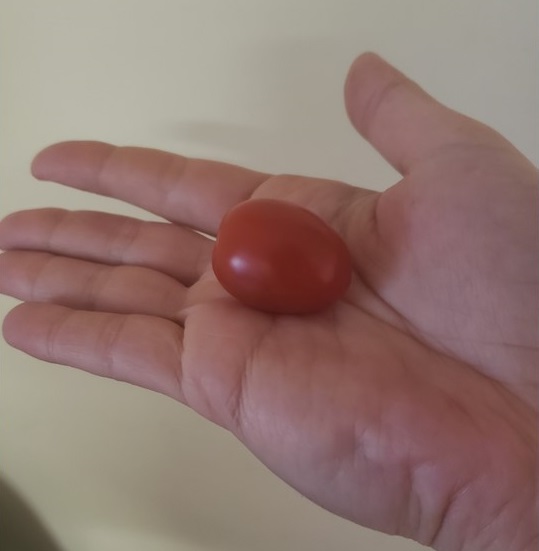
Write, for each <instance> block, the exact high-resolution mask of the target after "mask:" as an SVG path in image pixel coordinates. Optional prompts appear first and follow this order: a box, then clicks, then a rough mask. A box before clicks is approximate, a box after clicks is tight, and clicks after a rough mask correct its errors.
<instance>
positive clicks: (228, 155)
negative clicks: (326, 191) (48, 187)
mask: <svg viewBox="0 0 539 551" xmlns="http://www.w3.org/2000/svg"><path fill="white" fill-rule="evenodd" d="M355 55H356V51H355V50H354V45H353V44H346V43H345V42H343V43H338V42H335V41H330V40H325V39H323V38H318V39H316V40H315V39H303V40H300V39H296V40H292V39H290V40H288V41H285V42H281V43H279V44H262V45H261V46H260V48H256V49H254V50H252V51H249V52H244V53H243V57H242V58H241V61H240V62H238V65H239V66H238V68H237V72H238V73H241V74H242V75H245V74H247V75H250V77H249V79H248V80H247V83H248V84H247V87H246V89H245V90H243V91H242V92H241V94H239V95H238V96H237V97H231V98H228V101H229V102H230V103H231V104H232V105H231V107H232V108H233V109H232V111H233V112H234V113H238V110H236V109H235V107H236V105H234V104H237V105H241V108H240V109H239V112H240V113H241V116H242V117H243V120H238V119H237V118H236V119H235V120H231V121H223V120H221V121H215V120H207V121H203V120H198V121H197V120H193V121H188V120H182V121H176V122H171V123H165V124H164V125H160V127H159V129H156V134H157V135H158V136H159V137H161V138H165V139H166V141H167V142H168V143H172V144H174V147H177V149H178V151H179V152H182V150H184V148H187V153H188V154H189V149H190V148H192V147H193V146H195V147H197V146H203V147H204V149H209V150H210V151H212V155H214V156H215V157H216V158H220V159H224V160H228V161H229V162H233V163H238V164H243V165H246V166H249V167H251V168H254V169H256V170H263V171H269V172H274V171H277V172H291V173H301V174H306V175H310V176H318V177H326V178H335V179H341V180H345V181H349V182H350V183H354V181H355V180H357V178H358V174H357V172H358V170H357V169H358V168H359V167H360V166H362V165H363V163H361V158H362V157H363V156H365V155H366V156H368V157H370V161H371V163H370V164H371V165H372V164H373V163H372V155H373V152H372V150H371V148H370V146H368V145H367V144H366V143H365V142H364V141H363V140H362V139H361V138H360V137H359V136H357V135H355V131H354V130H353V129H352V127H351V125H350V124H349V122H348V120H347V116H346V111H345V107H344V94H343V89H344V82H345V78H346V74H347V71H348V69H349V66H350V64H351V62H352V61H353V59H354V57H355ZM230 78H231V80H232V81H233V80H234V78H235V77H234V74H231V75H230ZM243 80H245V78H243ZM226 86H227V84H226V82H224V83H220V89H221V90H222V93H223V94H224V95H225V96H227V94H229V90H227V89H226ZM230 86H231V87H233V86H234V85H233V84H230ZM216 93H219V92H218V91H217V92H216ZM250 114H252V116H251V117H250ZM231 117H234V115H231ZM213 152H214V153H213ZM384 164H385V163H383V162H381V161H380V163H379V165H380V166H383V165H384ZM380 166H378V167H376V168H377V170H378V169H379V168H380ZM388 174H390V172H388ZM361 176H362V180H364V178H365V177H369V176H370V175H369V174H366V173H365V172H362V174H361ZM372 176H373V177H374V178H376V176H378V177H379V176H380V175H379V174H377V173H376V172H375V173H373V175H372ZM367 181H371V178H368V180H367ZM361 183H363V182H361Z"/></svg>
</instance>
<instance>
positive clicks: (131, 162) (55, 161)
mask: <svg viewBox="0 0 539 551" xmlns="http://www.w3.org/2000/svg"><path fill="white" fill-rule="evenodd" d="M32 174H33V175H34V176H35V177H36V178H37V179H39V180H51V181H54V182H57V183H60V184H64V185H67V186H70V187H74V188H77V189H81V190H84V191H89V192H92V193H97V194H100V195H105V196H108V197H114V198H116V199H120V200H123V201H126V202H128V203H131V204H133V205H136V206H138V207H141V208H143V209H146V210H148V211H150V212H152V213H154V214H157V215H158V216H161V217H163V218H166V219H167V220H170V221H173V222H177V223H180V224H182V225H185V226H189V227H192V228H194V229H197V230H200V231H203V232H206V233H209V234H215V233H216V232H217V228H218V227H219V223H220V221H221V219H222V217H223V216H224V214H225V213H226V212H227V211H228V210H229V209H230V208H232V207H233V206H234V205H235V204H236V203H239V202H241V201H244V200H246V199H248V198H249V197H250V196H251V195H252V194H253V192H254V191H255V190H256V188H257V187H258V186H259V185H260V184H261V183H262V182H264V181H265V180H266V179H267V178H268V177H269V175H267V174H264V173H262V172H256V171H254V170H249V169H246V168H241V167H238V166H235V165H231V164H227V163H219V162H215V161H205V160H201V159H190V158H187V157H182V156H181V155H175V154H173V153H167V152H164V151H159V150H156V149H148V148H142V147H117V146H114V145H110V144H106V143H102V142H92V141H71V142H63V143H58V144H55V145H52V146H50V147H47V148H46V149H44V150H43V151H41V152H40V153H39V154H38V155H37V156H36V158H35V159H34V162H33V163H32Z"/></svg>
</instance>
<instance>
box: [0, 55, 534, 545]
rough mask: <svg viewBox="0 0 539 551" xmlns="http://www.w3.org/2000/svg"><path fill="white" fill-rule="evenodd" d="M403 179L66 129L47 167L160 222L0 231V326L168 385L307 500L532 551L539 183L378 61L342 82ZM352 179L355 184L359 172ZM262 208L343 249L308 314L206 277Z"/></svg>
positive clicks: (32, 348) (51, 215)
mask: <svg viewBox="0 0 539 551" xmlns="http://www.w3.org/2000/svg"><path fill="white" fill-rule="evenodd" d="M345 100H346V107H347V110H348V113H349V116H350V119H351V121H352V123H353V125H354V126H355V128H356V129H357V130H358V131H359V132H360V133H361V134H362V135H363V136H364V137H365V138H366V139H367V140H368V141H369V142H370V143H371V144H372V145H373V146H374V147H375V148H376V149H377V150H378V151H379V152H380V153H381V154H382V155H383V156H384V157H385V158H386V159H387V161H388V162H389V163H391V164H392V165H393V166H394V167H395V168H396V169H397V170H398V171H399V172H400V173H401V174H402V179H401V180H400V181H399V182H398V183H396V184H395V185H394V186H392V187H390V188H389V189H388V190H387V191H385V192H383V193H378V192H374V191H369V190H367V189H360V188H357V187H352V186H349V185H347V184H343V183H340V182H335V181H330V180H322V179H312V178H307V177H301V176H287V175H284V176H273V175H269V174H263V173H259V172H254V171H251V170H247V169H244V168H240V167H235V166H231V165H225V164H222V163H217V162H210V161H202V160H193V159H186V158H184V157H180V156H177V155H172V154H170V153H164V152H161V151H154V150H149V149H141V148H118V147H114V146H111V145H107V144H103V143H95V142H70V143H62V144H57V145H54V146H52V147H50V148H47V149H46V150H44V151H43V152H41V153H40V154H39V155H38V156H37V158H36V159H35V161H34V163H33V173H34V175H35V176H36V177H37V178H38V179H40V180H52V181H56V182H59V183H62V184H65V185H67V186H71V187H74V188H78V189H81V190H85V191H90V192H94V193H100V194H103V195H107V196H111V197H115V198H119V199H122V200H124V201H127V202H129V203H132V204H134V205H137V206H139V207H142V208H144V209H147V210H148V211H150V212H152V213H154V214H157V215H159V216H161V217H162V218H163V219H165V220H167V221H168V222H143V221H137V220H135V219H130V218H126V217H122V216H115V215H110V214H105V213H97V212H67V211H64V210H60V209H40V210H32V211H23V212H18V213H14V214H12V215H10V216H8V217H7V218H6V219H4V221H3V222H2V223H1V224H0V247H1V248H2V249H3V250H5V251H6V252H5V253H4V254H2V255H1V256H0V292H2V293H5V294H8V295H12V296H15V297H17V298H19V299H21V300H22V301H23V304H21V305H19V306H17V307H16V308H15V309H14V310H12V311H11V312H10V313H9V314H8V315H7V317H6V319H5V321H4V327H3V329H4V336H5V339H6V340H7V341H8V342H9V343H10V344H12V345H13V346H15V347H17V348H19V349H21V350H23V351H25V352H27V353H28V354H31V355H33V356H36V357H38V358H41V359H43V360H46V361H51V362H57V363H61V364H66V365H70V366H74V367H78V368H80V369H83V370H85V371H88V372H91V373H95V374H98V375H102V376H105V377H111V378H114V379H118V380H122V381H126V382H129V383H132V384H136V385H140V386H142V387H145V388H148V389H151V390H154V391H157V392H161V393H164V394H166V395H168V396H171V397H172V398H174V399H176V400H179V401H180V402H182V403H184V404H187V405H188V406H189V407H191V408H193V409H194V410H196V411H197V412H199V413H200V414H201V415H203V416H205V417H207V418H208V419H210V420H211V421H213V422H215V423H218V424H219V425H221V426H223V427H225V428H226V429H228V430H230V431H231V432H232V433H234V434H235V435H236V436H237V437H238V438H239V439H240V440H241V441H242V442H243V443H244V444H245V445H246V446H247V447H248V448H250V449H251V450H252V451H253V452H254V454H255V455H256V456H258V457H259V458H260V460H261V461H263V462H264V463H265V464H266V465H267V466H268V467H269V468H270V469H271V470H272V471H273V472H275V473H276V474H277V475H278V476H280V477H281V478H283V479H284V480H285V481H286V482H288V483H289V484H291V485H292V486H293V487H295V488H296V489H297V490H298V491H300V492H301V493H302V494H304V495H305V496H307V497H309V498H310V499H312V500H313V501H315V502H316V503H318V504H320V505H321V506H323V507H325V508H327V509H328V510H330V511H333V512H334V513H336V514H338V515H341V516H343V517H346V518H348V519H351V520H352V521H354V522H357V523H359V524H362V525H365V526H368V527H370V528H374V529H376V530H380V531H383V532H387V533H390V534H400V535H403V536H406V537H410V538H413V539H415V540H417V541H419V542H422V543H424V544H427V545H430V546H432V547H434V548H435V549H438V550H440V551H472V550H473V551H481V550H487V549H488V550H489V551H498V550H499V551H524V550H526V551H528V550H531V549H535V548H536V546H537V543H538V526H537V486H536V484H537V470H536V467H537V415H538V400H537V398H538V395H537V390H538V378H539V377H538V369H537V368H538V360H539V354H538V346H537V345H538V341H537V336H538V335H539V333H538V330H539V327H538V316H537V302H538V301H537V299H538V284H539V273H538V272H539V263H538V262H537V251H538V250H539V222H538V220H539V216H538V214H539V213H538V204H539V203H538V199H539V195H538V172H537V170H536V168H535V167H534V166H533V165H532V164H531V163H530V162H529V161H528V160H527V159H526V158H525V157H524V156H523V155H522V154H521V153H519V152H518V151H517V150H516V149H515V148H514V147H513V146H512V145H511V144H510V143H509V142H507V141H506V140H505V139H504V138H503V137H501V136H500V135H499V134H497V133H496V132H494V131H493V130H492V129H490V128H488V127H486V126H485V125H483V124H481V123H478V122H476V121H474V120H471V119H469V118H467V117H464V116H463V115H460V114H458V113H456V112H454V111H452V110H450V109H448V108H447V107H444V106H442V105H441V104H439V103H438V102H437V101H435V100H434V99H433V98H432V97H430V96H428V95H427V94H426V93H425V92H424V91H423V90H421V89H420V88H419V87H418V86H417V85H416V84H414V83H412V82H411V81H410V80H408V79H407V78H406V77H405V76H404V75H402V74H401V73H399V72H398V71H397V70H396V69H394V68H393V67H391V66H390V65H388V64H387V63H385V62H384V61H382V60H381V59H380V58H378V57H377V56H375V55H373V54H365V55H363V56H360V57H359V58H358V59H357V60H356V62H355V63H354V64H353V66H352V68H351V70H350V73H349V76H348V79H347V82H346V87H345ZM360 176H361V175H359V177H360ZM251 197H272V198H278V199H283V200H287V201H292V202H295V203H297V204H299V205H302V206H304V207H306V208H308V209H310V210H312V211H313V212H315V213H317V214H318V215H320V216H321V217H322V218H324V219H325V220H326V221H327V222H328V223H329V224H331V225H332V226H333V227H334V228H335V229H336V230H337V231H338V232H339V233H340V235H341V236H342V237H343V239H344V240H345V241H346V243H347V245H348V248H349V250H350V252H351V254H352V257H353V262H354V270H355V273H354V277H353V281H352V285H351V287H350V289H349V291H348V292H347V294H346V296H345V297H344V299H343V300H342V301H339V302H338V303H336V304H335V305H334V306H333V307H331V308H330V309H329V310H327V311H324V312H321V313H320V314H316V315H312V316H277V315H268V314H264V313H262V312H258V311H255V310H251V309H248V308H246V307H243V306H242V305H241V304H239V303H238V302H237V301H236V300H234V299H233V298H231V297H230V296H228V295H227V293H226V292H225V291H224V290H223V289H222V288H221V287H220V285H219V283H218V282H217V281H216V279H215V277H214V275H213V272H212V270H211V264H210V257H211V251H212V246H213V241H212V240H211V239H208V238H207V237H205V236H203V235H201V234H199V233H195V232H194V231H193V230H200V231H202V232H204V233H205V234H208V235H215V233H216V232H217V229H218V227H219V223H220V220H221V218H222V217H223V215H224V214H225V213H226V212H227V211H228V210H229V209H230V208H231V207H233V206H234V205H235V204H237V203H238V202H240V201H244V200H248V199H249V198H251Z"/></svg>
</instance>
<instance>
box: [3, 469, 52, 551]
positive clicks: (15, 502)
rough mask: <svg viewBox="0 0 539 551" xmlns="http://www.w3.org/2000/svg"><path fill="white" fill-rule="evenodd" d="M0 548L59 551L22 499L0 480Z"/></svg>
mask: <svg viewBox="0 0 539 551" xmlns="http://www.w3.org/2000/svg"><path fill="white" fill-rule="evenodd" d="M0 549H3V550H4V551H37V550H39V551H61V548H60V547H59V545H58V544H57V543H56V542H55V541H54V539H53V538H52V536H51V535H50V534H49V532H48V531H47V530H46V529H45V527H44V526H43V524H42V522H41V520H40V519H39V517H38V516H37V515H36V513H34V511H33V510H32V509H31V507H30V506H29V505H28V504H27V503H26V502H25V501H24V499H23V498H22V497H21V496H20V495H19V494H18V493H17V492H16V491H15V490H14V489H13V488H12V487H11V486H10V485H9V484H8V483H7V482H6V481H5V480H3V479H1V478H0Z"/></svg>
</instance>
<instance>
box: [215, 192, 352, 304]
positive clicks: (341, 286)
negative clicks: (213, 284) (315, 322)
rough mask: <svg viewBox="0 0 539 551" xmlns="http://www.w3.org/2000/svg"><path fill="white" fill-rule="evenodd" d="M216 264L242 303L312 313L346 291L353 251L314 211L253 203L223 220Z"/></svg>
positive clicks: (217, 272) (266, 201)
mask: <svg viewBox="0 0 539 551" xmlns="http://www.w3.org/2000/svg"><path fill="white" fill-rule="evenodd" d="M212 265H213V270H214V272H215V275H216V276H217V279H218V280H219V282H220V283H221V285H222V286H223V287H224V288H225V289H226V290H227V291H228V292H229V293H230V294H231V295H232V296H234V297H236V298H237V299H238V300H239V301H240V302H242V303H243V304H245V305H247V306H250V307H252V308H255V309H257V310H262V311H265V312H270V313H276V314H308V313H314V312H318V311H320V310H323V309H325V308H327V307H328V306H329V305H330V304H332V303H333V302H335V301H336V300H338V299H339V298H340V297H342V295H343V294H344V293H345V292H346V290H347V289H348V287H349V285H350V280H351V275H352V262H351V258H350V253H349V252H348V249H347V248H346V245H345V244H344V242H343V240H342V239H341V238H340V237H339V235H338V234H337V233H336V232H335V231H334V230H333V229H332V228H331V227H330V226H328V225H327V224H326V223H325V222H324V221H323V220H321V219H320V218H318V217H317V216H316V215H315V214H313V213H312V212H310V211H308V210H306V209H304V208H302V207H299V206H297V205H295V204H293V203H288V202H285V201H278V200H275V199H251V200H249V201H245V202H243V203H240V204H238V205H236V206H235V207H234V208H232V209H231V210H230V211H229V212H228V213H227V214H226V215H225V217H224V218H223V221H222V222H221V226H220V227H219V231H218V233H217V242H216V244H215V247H214V249H213V256H212Z"/></svg>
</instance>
